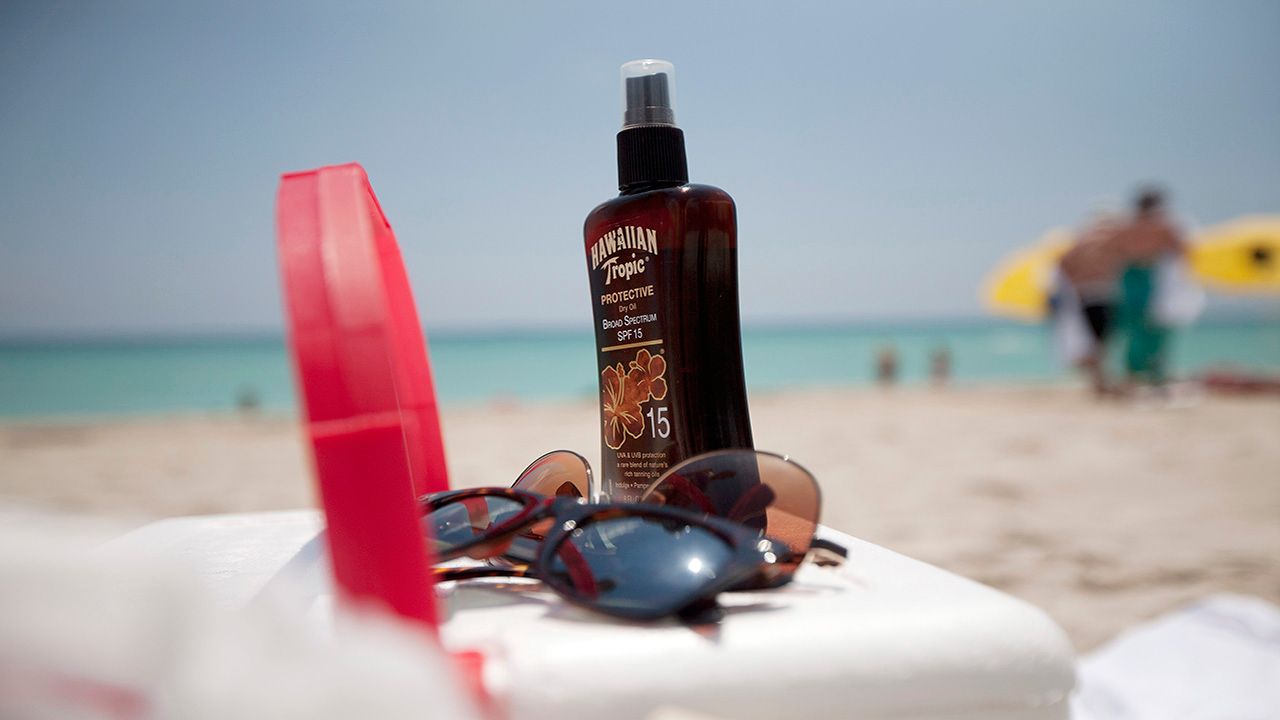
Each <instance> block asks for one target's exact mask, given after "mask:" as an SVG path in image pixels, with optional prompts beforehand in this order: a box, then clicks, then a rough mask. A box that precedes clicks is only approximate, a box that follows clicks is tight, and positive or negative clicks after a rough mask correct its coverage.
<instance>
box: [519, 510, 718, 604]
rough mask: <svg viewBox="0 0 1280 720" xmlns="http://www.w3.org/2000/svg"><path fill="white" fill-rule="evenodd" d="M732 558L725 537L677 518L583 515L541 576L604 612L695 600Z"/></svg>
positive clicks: (557, 548)
mask: <svg viewBox="0 0 1280 720" xmlns="http://www.w3.org/2000/svg"><path fill="white" fill-rule="evenodd" d="M732 557H733V550H732V548H731V547H730V546H729V543H728V542H727V541H726V540H724V539H723V538H721V537H720V536H719V535H716V534H715V533H713V532H711V531H710V530H707V529H705V528H702V527H698V526H696V525H690V524H688V523H685V522H683V521H679V520H671V519H668V518H660V517H649V516H639V515H633V516H626V517H615V518H609V519H604V520H588V521H585V522H583V523H582V524H580V525H579V526H578V527H577V528H575V529H574V530H573V531H572V532H570V533H569V534H568V536H567V537H565V538H564V540H562V541H561V542H560V544H559V545H558V546H557V547H556V548H555V550H554V552H553V554H552V561H551V563H550V566H549V567H548V568H546V572H545V576H544V581H546V582H549V583H551V584H553V585H555V586H557V587H558V588H560V590H561V591H562V592H565V593H567V594H569V595H570V596H572V597H576V598H578V599H580V600H583V601H586V602H589V603H591V604H592V605H594V606H596V607H598V608H599V609H602V610H606V611H608V610H613V611H620V612H623V613H633V614H643V613H645V612H654V611H655V610H656V609H666V610H668V611H674V610H676V609H679V608H680V607H682V606H683V605H686V604H688V603H690V602H692V601H693V600H696V599H698V598H699V597H700V596H701V594H702V592H703V589H704V588H705V587H706V586H707V583H709V582H711V581H712V580H714V579H716V578H717V577H719V576H721V575H722V574H723V573H724V571H725V569H726V568H727V567H728V564H729V562H730V560H731V558H732Z"/></svg>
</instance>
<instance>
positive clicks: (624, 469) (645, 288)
mask: <svg viewBox="0 0 1280 720" xmlns="http://www.w3.org/2000/svg"><path fill="white" fill-rule="evenodd" d="M658 246H659V235H658V232H657V231H656V230H653V229H651V228H646V227H641V226H638V225H622V226H619V227H615V228H612V229H610V230H609V231H608V232H606V233H605V234H603V235H601V236H600V237H599V238H598V239H597V240H596V241H595V242H594V243H592V244H591V246H590V248H589V249H588V251H587V256H588V257H587V262H588V265H589V267H590V270H591V273H590V275H591V290H592V294H593V295H594V296H595V297H594V301H595V304H596V307H595V313H594V314H595V318H596V322H597V325H596V343H597V345H596V349H597V351H598V352H599V358H600V417H601V421H602V423H603V427H602V429H601V437H602V439H603V448H602V455H603V457H602V458H601V460H602V463H603V465H604V467H603V468H602V472H603V478H602V482H603V491H604V493H605V494H606V495H607V496H608V497H609V498H610V499H611V500H614V501H616V502H635V501H637V500H639V499H640V495H641V494H642V493H643V492H644V490H645V488H647V487H648V486H649V484H650V483H652V482H653V480H654V479H656V478H657V477H658V476H659V475H661V474H662V472H663V471H665V470H666V469H667V467H668V466H669V465H670V459H671V446H672V442H671V434H672V433H671V430H672V416H671V408H670V406H669V403H668V402H667V397H668V386H667V383H668V375H667V360H666V348H665V343H664V338H663V336H662V335H663V334H662V328H663V326H664V324H663V318H662V317H660V315H661V310H660V303H659V298H660V293H661V291H662V288H661V287H659V284H660V283H659V280H658V268H657V263H658V249H659V248H658Z"/></svg>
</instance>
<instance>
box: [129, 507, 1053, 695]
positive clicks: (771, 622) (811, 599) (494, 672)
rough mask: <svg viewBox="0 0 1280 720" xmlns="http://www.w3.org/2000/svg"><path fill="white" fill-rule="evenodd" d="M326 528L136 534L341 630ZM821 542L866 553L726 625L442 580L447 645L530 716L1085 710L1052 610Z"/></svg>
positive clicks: (281, 521)
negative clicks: (334, 617)
mask: <svg viewBox="0 0 1280 720" xmlns="http://www.w3.org/2000/svg"><path fill="white" fill-rule="evenodd" d="M320 528H321V521H320V515H319V514H318V513H317V512H313V511H296V512H275V513H254V514H248V515H221V516H208V517H191V518H174V519H169V520H162V521H159V522H155V523H152V524H150V525H147V526H145V527H143V528H141V529H138V530H136V531H134V532H132V533H130V534H128V535H126V536H125V537H123V538H121V539H120V541H119V542H118V544H119V545H122V546H126V547H127V546H131V545H135V544H136V546H138V547H139V548H148V549H156V548H165V549H167V550H169V551H172V552H175V553H177V554H179V555H180V556H183V557H185V558H186V560H187V561H188V562H189V564H191V565H192V566H193V567H194V568H195V569H196V571H197V572H199V573H200V574H201V575H202V576H203V577H204V578H205V579H206V580H207V581H208V583H209V584H210V585H211V586H212V590H213V591H214V593H215V594H216V597H217V598H218V599H219V600H220V601H221V602H222V603H224V604H226V605H228V606H233V607H234V606H240V605H243V604H245V603H248V602H251V601H253V599H254V598H255V597H257V596H258V595H259V594H260V593H262V592H264V589H267V590H266V591H267V592H272V590H270V589H268V586H269V585H270V586H274V587H280V588H285V587H287V588H290V592H293V593H295V595H296V602H297V603H298V604H299V611H300V612H307V613H311V614H312V615H313V616H314V617H315V618H316V619H317V623H323V622H326V618H327V617H328V612H327V610H328V608H330V607H331V605H332V594H331V583H330V582H329V579H328V576H329V573H328V566H327V561H326V559H325V558H324V555H323V542H322V541H321V540H316V537H317V533H318V532H319V530H320ZM821 535H822V536H823V537H826V538H828V539H830V540H833V541H835V542H838V543H841V544H844V545H846V546H847V547H848V548H849V558H848V561H847V563H846V564H845V565H844V566H842V567H838V568H818V567H811V566H805V567H803V568H801V571H800V572H799V573H798V575H797V576H796V579H795V581H794V582H793V583H792V584H791V585H789V586H787V587H785V588H782V589H779V590H771V591H766V592H753V593H733V594H724V595H721V603H722V604H723V605H724V606H725V607H726V608H727V613H726V617H725V618H724V620H723V621H722V622H720V623H719V624H718V625H714V626H706V627H700V628H691V627H687V626H684V625H681V624H679V623H676V622H674V621H673V622H665V623H658V624H637V623H627V622H619V621H615V620H612V619H610V618H607V617H605V616H603V615H598V614H594V613H591V612H589V611H586V610H582V609H579V608H575V607H572V606H570V605H568V604H567V603H563V602H560V601H559V600H558V599H557V598H556V596H555V595H554V594H552V593H547V592H543V591H540V590H539V588H538V586H537V585H536V584H532V583H520V582H519V581H499V580H478V581H468V582H466V583H456V584H445V585H443V586H441V587H440V588H439V589H438V592H439V593H440V595H441V597H442V599H443V602H442V603H441V606H442V610H443V612H444V613H445V617H444V619H443V624H442V626H441V633H442V639H443V641H444V644H445V646H446V648H447V649H449V650H458V651H460V650H480V651H482V652H483V653H484V654H485V656H486V663H485V671H484V672H485V680H486V684H487V685H488V686H489V688H490V690H491V691H492V692H493V693H494V695H495V696H496V697H497V698H498V699H499V701H500V702H501V703H502V704H503V705H504V706H505V707H506V709H507V710H508V712H509V716H510V717H511V718H513V720H521V719H526V718H527V719H535V718H536V719H539V720H542V719H546V720H553V719H554V720H572V719H574V718H584V719H587V718H591V719H595V718H609V719H610V720H631V719H635V720H640V719H642V718H659V717H710V718H742V719H744V720H745V719H750V718H761V719H763V718H845V717H849V718H863V719H865V720H881V719H883V720H889V719H890V718H891V719H892V720H911V719H915V718H938V719H942V718H946V719H947V720H961V719H964V720H979V719H987V720H1006V719H1008V720H1012V719H1014V718H1018V719H1020V720H1032V719H1035V720H1049V719H1050V718H1066V717H1068V695H1069V694H1070V692H1071V690H1072V687H1073V684H1074V681H1075V675H1074V659H1073V654H1072V649H1071V646H1070V643H1069V642H1068V641H1067V638H1066V636H1065V635H1064V634H1063V632H1062V630H1061V629H1060V628H1058V626H1057V625H1056V624H1055V623H1054V622H1053V621H1052V620H1051V619H1049V617H1048V616H1047V615H1046V614H1045V613H1044V612H1042V611H1041V610H1039V609H1038V608H1035V607H1033V606H1031V605H1029V604H1027V603H1025V602H1023V601H1021V600H1018V599H1016V598H1013V597H1010V596H1008V595H1005V594H1003V593H1000V592H998V591H996V590H993V589H991V588H988V587H985V586H983V585H979V584H977V583H975V582H972V581H970V580H966V579H964V578H961V577H958V576H956V575H953V574H951V573H948V572H945V571H943V570H940V569H938V568H935V567H933V566H931V565H927V564H925V563H922V562H919V561H916V560H912V559H910V558H907V557H904V556H902V555H899V554H897V553H894V552H892V551H889V550H886V549H884V548H881V547H878V546H876V545H872V544H871V543H867V542H863V541H860V540H857V539H855V538H852V537H849V536H847V535H844V534H842V533H838V532H835V531H833V530H830V529H828V528H823V529H822V530H821ZM286 578H287V580H286ZM517 583H518V584H519V587H517V586H516V585H517ZM318 631H320V630H319V628H318Z"/></svg>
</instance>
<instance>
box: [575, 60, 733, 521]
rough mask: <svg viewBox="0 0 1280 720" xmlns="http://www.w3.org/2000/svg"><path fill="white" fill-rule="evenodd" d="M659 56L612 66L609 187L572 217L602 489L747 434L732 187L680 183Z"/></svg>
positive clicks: (679, 144) (631, 496)
mask: <svg viewBox="0 0 1280 720" xmlns="http://www.w3.org/2000/svg"><path fill="white" fill-rule="evenodd" d="M673 80H674V74H673V68H672V65H671V63H669V62H665V61H662V60H635V61H632V62H629V63H626V64H625V65H623V66H622V81H623V93H624V98H625V110H624V113H623V124H622V130H621V131H620V132H619V133H618V138H617V141H618V189H619V191H620V194H619V196H618V197H616V198H614V199H612V200H609V201H607V202H605V203H603V204H601V205H600V206H598V207H596V208H595V209H594V210H592V211H591V214H590V215H588V216H587V219H586V223H585V224H584V235H585V243H586V256H587V271H588V273H589V275H590V281H591V302H592V307H593V310H594V316H595V335H596V348H597V353H598V359H599V372H600V405H601V408H600V412H601V423H602V428H601V443H600V444H601V448H600V451H601V466H602V467H601V475H602V478H601V493H602V495H603V496H604V498H605V499H609V500H612V501H614V502H634V501H636V500H638V499H639V497H640V495H641V494H642V493H643V492H644V490H645V488H647V487H648V486H649V484H650V483H652V482H653V480H655V479H656V478H657V477H658V476H659V475H661V474H662V473H663V472H665V471H666V469H667V468H668V467H670V466H672V465H674V464H676V463H678V462H680V461H681V460H683V459H685V458H688V457H691V456H693V455H697V454H700V453H703V452H708V451H710V450H718V449H722V448H739V447H745V448H749V447H752V440H751V422H750V418H749V415H748V412H747V392H746V382H745V379H744V377H743V370H742V333H741V325H740V321H739V316H738V267H737V220H736V213H735V210H734V204H733V198H731V197H729V195H728V193H726V192H725V191H723V190H721V189H719V188H716V187H712V186H710V185H695V184H690V183H689V172H688V166H687V162H686V158H685V149H684V133H683V132H682V131H681V130H680V128H678V127H676V124H675V114H674V111H673V104H672V97H673V95H674V89H675V86H674V82H673Z"/></svg>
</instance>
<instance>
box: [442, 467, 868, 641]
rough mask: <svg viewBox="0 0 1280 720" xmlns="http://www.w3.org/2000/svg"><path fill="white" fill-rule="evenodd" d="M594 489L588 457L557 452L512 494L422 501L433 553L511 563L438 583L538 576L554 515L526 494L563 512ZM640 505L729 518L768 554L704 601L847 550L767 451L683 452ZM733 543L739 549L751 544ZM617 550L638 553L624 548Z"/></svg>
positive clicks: (445, 574)
mask: <svg viewBox="0 0 1280 720" xmlns="http://www.w3.org/2000/svg"><path fill="white" fill-rule="evenodd" d="M593 491H594V488H593V484H592V475H591V467H590V465H589V464H588V463H587V461H586V459H585V458H583V457H582V456H581V455H579V454H577V453H574V452H572V451H568V450H557V451H554V452H550V453H547V454H546V455H543V456H542V457H540V458H538V459H537V460H535V461H534V462H533V463H531V464H530V465H529V467H527V468H526V469H525V470H524V472H522V473H520V475H519V476H518V477H517V479H516V481H515V483H514V484H513V485H512V488H511V490H510V491H507V490H500V489H492V488H491V489H485V490H483V492H481V491H466V490H464V491H456V492H454V493H446V494H438V495H431V496H425V497H423V498H422V499H421V502H422V503H423V508H424V510H426V511H427V517H426V518H424V524H426V525H427V528H428V529H429V530H430V531H431V532H432V533H433V537H434V538H435V544H436V552H437V556H438V557H440V558H442V559H449V558H453V557H459V556H461V555H470V556H471V557H475V558H489V559H490V560H491V561H494V560H496V558H497V557H499V556H500V557H501V558H502V560H504V561H506V562H507V563H509V564H510V565H508V566H498V567H488V568H486V567H480V568H465V569H463V568H449V569H442V570H439V571H438V579H441V580H460V579H466V578H468V577H494V576H517V577H534V576H537V573H539V572H541V571H540V570H536V569H534V568H545V567H547V565H546V563H547V562H548V560H549V559H550V560H554V558H555V553H556V552H557V549H556V548H555V547H549V546H548V544H547V543H548V542H552V541H555V540H556V538H557V537H558V536H556V537H553V536H552V534H551V533H553V531H554V528H555V527H556V523H557V521H560V518H559V516H556V515H555V514H554V512H550V513H549V512H548V511H547V510H545V509H543V510H539V507H541V506H539V505H537V504H536V503H535V502H534V501H533V500H532V499H531V498H530V496H532V498H541V499H545V498H559V499H561V500H568V501H569V502H568V503H565V502H562V503H561V505H560V506H558V507H564V508H568V507H572V506H573V505H578V504H579V503H578V502H576V501H585V500H587V499H590V498H592V497H594V492H593ZM481 498H486V499H481ZM497 498H506V499H505V500H502V499H497ZM441 503H443V504H441ZM642 504H643V505H645V506H647V507H650V508H652V507H655V506H661V507H662V508H665V509H668V510H680V511H683V512H684V513H686V514H685V515H683V516H681V517H683V518H685V519H688V518H689V517H694V518H699V519H703V520H713V519H719V520H720V521H724V520H727V521H729V524H730V527H732V531H730V532H732V533H736V534H740V533H741V531H743V530H746V531H748V533H749V536H750V537H751V538H753V539H754V540H756V541H757V542H759V541H761V540H764V541H765V542H766V543H767V545H768V550H760V549H759V548H757V551H758V552H762V553H763V552H767V553H768V556H769V557H768V561H767V562H764V563H762V562H761V560H762V559H764V556H763V555H761V556H750V555H744V556H743V558H744V561H748V562H747V564H748V565H751V564H752V563H754V565H755V568H756V569H755V571H754V572H745V571H743V572H735V573H734V574H733V580H732V582H730V583H728V584H725V583H723V582H722V583H717V584H715V586H714V588H712V587H711V586H708V587H707V588H704V592H703V594H702V596H701V599H702V600H704V601H705V600H707V599H708V598H710V597H713V596H714V594H715V593H717V592H720V591H721V590H754V589H764V588H771V587H777V586H779V585H782V584H785V583H786V582H788V581H790V579H791V577H792V575H794V573H795V570H796V568H797V567H798V566H799V564H800V563H801V562H802V561H804V560H805V559H806V557H808V558H810V559H811V560H813V561H814V562H815V563H817V564H820V565H831V564H839V563H840V562H843V560H844V558H845V557H846V556H847V554H848V551H847V550H846V549H845V548H843V547H841V546H839V545H837V544H835V543H831V542H829V541H825V540H822V539H819V538H815V537H814V531H815V529H816V528H817V525H818V517H819V511H820V506H821V499H820V492H819V490H818V483H817V481H816V480H815V479H814V477H813V475H812V474H811V473H809V472H808V471H807V470H805V469H804V468H803V467H802V466H800V465H799V464H798V463H795V462H794V461H791V460H790V459H788V458H786V457H783V456H781V455H776V454H773V453H767V452H760V451H754V450H720V451H715V452H711V453H706V454H703V455H699V456H696V457H693V458H689V459H688V460H686V461H684V462H682V463H679V464H677V465H675V466H674V467H672V468H671V469H669V470H668V471H667V472H666V473H664V474H663V475H662V476H660V477H659V478H657V479H656V480H655V481H654V482H653V484H651V485H650V487H649V488H648V489H647V490H646V491H645V493H644V494H643V497H642ZM458 505H461V506H462V509H460V508H459V507H458ZM548 507H557V506H554V505H552V506H548ZM588 507H592V506H588ZM594 507H615V508H617V507H623V508H632V509H634V508H633V506H594ZM688 513H692V516H690V515H688ZM561 522H563V521H561ZM575 522H576V520H575ZM735 537H736V535H735ZM743 537H744V538H745V537H746V536H743ZM737 542H738V544H739V545H742V546H743V547H745V546H746V545H748V544H749V543H746V542H745V541H741V540H740V541H737ZM624 551H627V552H637V551H636V550H634V549H631V548H624ZM564 552H571V551H567V550H564ZM511 563H513V564H511ZM724 577H725V575H722V576H721V579H723V578H724ZM641 580H643V578H641ZM561 594H565V593H561ZM567 597H570V599H573V598H572V596H568V595H567ZM704 604H705V603H704ZM711 604H712V605H714V603H713V602H712V603H711ZM597 609H600V608H597ZM604 611H605V612H608V610H607V609H606V610H604ZM615 614H617V613H615ZM662 614H671V612H670V611H669V610H664V611H663V612H661V613H660V614H659V615H658V616H661V615H662Z"/></svg>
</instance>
